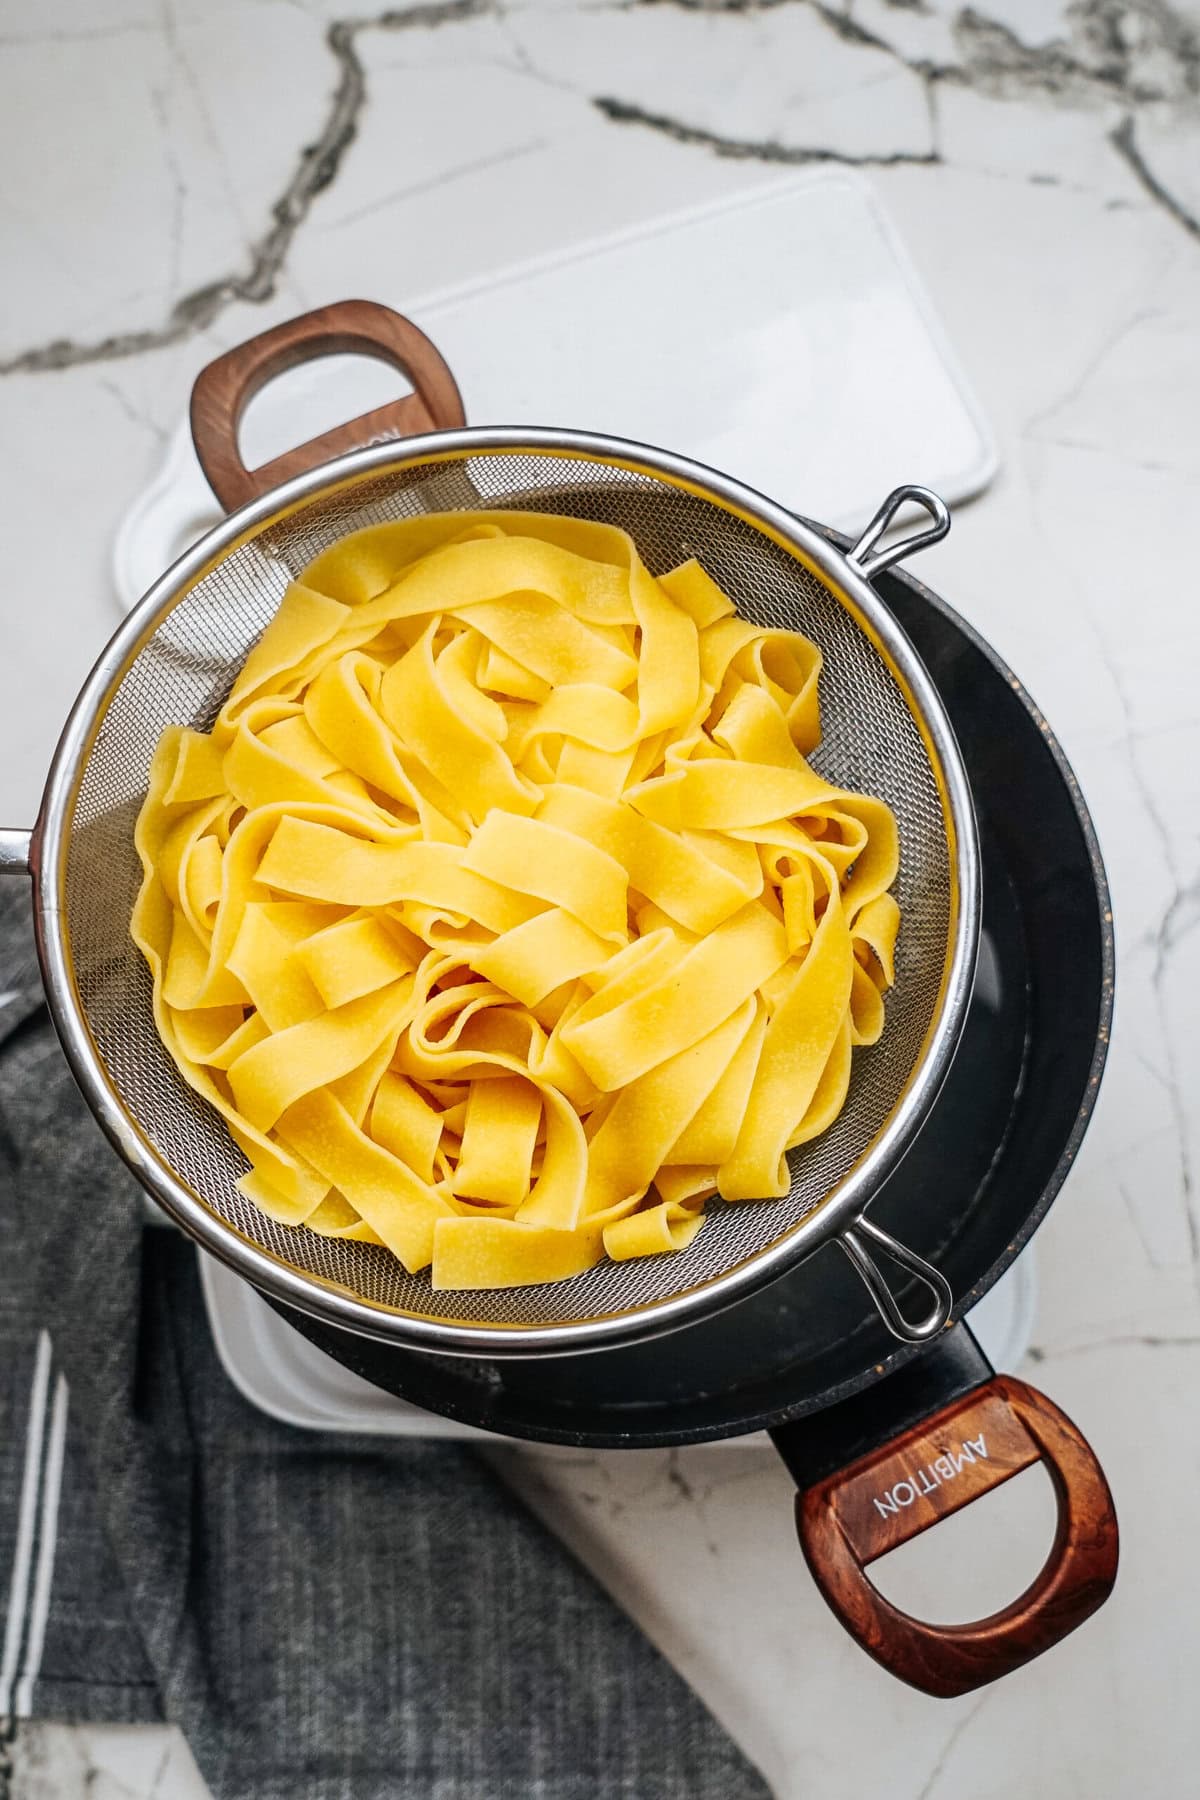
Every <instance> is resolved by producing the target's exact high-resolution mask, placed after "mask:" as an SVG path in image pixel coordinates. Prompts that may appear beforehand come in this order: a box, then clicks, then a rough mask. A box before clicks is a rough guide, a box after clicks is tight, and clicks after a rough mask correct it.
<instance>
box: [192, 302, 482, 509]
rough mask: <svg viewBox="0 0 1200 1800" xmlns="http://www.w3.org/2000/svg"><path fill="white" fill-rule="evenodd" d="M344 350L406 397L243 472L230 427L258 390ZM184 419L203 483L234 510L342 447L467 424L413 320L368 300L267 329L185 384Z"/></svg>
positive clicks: (453, 387) (446, 374)
mask: <svg viewBox="0 0 1200 1800" xmlns="http://www.w3.org/2000/svg"><path fill="white" fill-rule="evenodd" d="M346 352H351V353H356V354H358V355H360V356H374V357H377V358H378V359H379V360H380V361H381V362H386V363H390V364H391V365H392V366H393V368H397V369H399V370H400V371H401V373H402V374H404V375H406V376H407V377H408V379H409V380H410V381H411V382H412V384H413V392H412V393H411V394H405V395H403V396H402V398H401V399H399V400H391V401H389V402H388V404H387V405H386V406H377V407H375V408H374V409H373V411H371V412H367V413H363V414H362V415H361V417H359V418H357V419H351V420H349V421H348V422H347V423H346V424H345V425H336V426H334V428H333V429H332V430H331V431H326V432H323V433H322V434H321V436H320V437H315V438H310V439H309V441H308V442H307V443H305V444H297V445H296V447H295V449H293V450H285V451H284V453H283V455H282V456H277V457H275V458H274V459H273V460H272V461H271V462H268V463H263V465H262V466H261V468H258V469H248V468H247V467H246V465H245V463H244V462H243V461H242V453H241V450H240V449H239V448H238V428H239V426H240V425H241V422H242V415H243V413H244V412H245V410H246V407H247V406H248V405H249V403H250V401H251V400H252V399H253V398H254V396H255V394H257V393H258V391H259V389H260V388H263V387H265V386H266V384H267V382H268V381H271V380H273V379H274V377H275V376H276V375H282V374H284V373H285V372H286V371H287V370H288V369H294V368H295V367H296V366H297V365H298V364H300V363H305V362H311V361H312V360H313V358H314V357H318V356H334V355H338V354H344V353H346ZM191 422H192V441H193V442H194V444H195V446H196V455H197V456H198V458H199V459H200V467H201V468H202V469H203V470H204V473H205V475H206V476H207V477H208V484H209V486H210V487H211V488H212V491H213V493H214V494H215V495H216V496H217V499H218V500H219V501H220V502H221V505H222V506H223V507H224V508H225V510H226V512H234V511H235V510H236V509H237V508H238V507H239V506H244V505H245V504H246V502H247V501H248V500H256V499H257V498H258V497H259V495H260V494H265V493H268V492H269V491H270V489H271V488H273V487H278V486H279V484H280V482H282V481H287V480H289V479H290V478H291V477H292V476H293V475H302V474H304V473H305V471H306V470H308V469H315V468H318V467H319V466H320V464H321V463H324V462H329V461H330V459H331V458H332V457H335V456H342V455H344V454H345V452H346V451H348V450H361V449H362V448H363V447H364V445H366V444H373V443H380V442H384V441H386V440H387V439H388V438H403V437H416V436H418V435H419V434H420V433H422V432H425V431H443V430H448V429H450V428H452V427H454V426H456V425H463V424H465V423H466V415H465V413H464V411H463V403H462V397H461V395H460V394H459V391H458V387H457V384H456V383H455V380H454V377H453V375H452V374H451V373H450V370H449V368H448V366H447V364H446V362H445V360H444V359H443V357H442V356H441V354H440V352H439V351H438V350H436V349H435V348H434V346H433V344H431V343H430V341H429V339H428V338H427V337H426V336H425V333H424V332H423V331H419V330H418V329H417V327H416V326H415V325H414V324H413V323H412V321H411V319H405V318H402V317H401V315H400V314H399V313H396V312H393V311H392V310H391V308H390V307H388V306H380V305H378V304H377V303H376V302H375V301H373V300H340V301H338V302H337V303H336V305H333V306H321V307H318V308H317V309H316V311H315V312H310V313H304V314H303V315H302V317H300V318H298V319H289V320H287V321H286V323H284V324H282V325H274V326H272V327H271V329H270V330H269V331H264V332H261V333H260V334H259V336H258V337H253V338H251V339H250V340H249V342H248V343H245V344H239V345H238V346H237V347H236V349H233V350H227V351H226V352H225V354H224V355H223V356H218V358H217V359H216V361H215V362H211V363H209V364H208V366H207V368H204V369H201V371H200V373H199V375H198V376H197V377H196V381H195V385H194V386H193V388H192V403H191Z"/></svg>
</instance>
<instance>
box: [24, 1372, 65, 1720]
mask: <svg viewBox="0 0 1200 1800" xmlns="http://www.w3.org/2000/svg"><path fill="white" fill-rule="evenodd" d="M67 1399H68V1389H67V1378H66V1376H65V1375H60V1376H59V1378H58V1380H57V1381H56V1382H55V1384H54V1405H53V1407H52V1408H51V1411H50V1441H49V1443H48V1444H47V1446H46V1474H45V1477H44V1479H43V1481H42V1524H41V1530H40V1532H39V1534H38V1560H37V1574H36V1575H35V1577H34V1582H33V1600H32V1603H31V1605H30V1611H29V1637H28V1640H27V1642H26V1645H25V1667H24V1669H23V1670H22V1671H21V1679H20V1681H18V1683H17V1686H16V1690H15V1692H14V1694H13V1713H14V1714H15V1716H16V1717H17V1718H18V1719H27V1718H28V1717H29V1715H30V1713H31V1712H32V1711H33V1684H34V1682H35V1681H36V1680H37V1678H38V1675H39V1674H40V1673H41V1667H42V1650H43V1647H44V1645H45V1642H46V1620H47V1619H48V1618H49V1616H50V1592H51V1589H52V1588H53V1586H54V1553H55V1550H56V1549H57V1548H58V1503H59V1499H60V1496H61V1494H62V1472H63V1451H64V1450H65V1448H66V1442H67Z"/></svg>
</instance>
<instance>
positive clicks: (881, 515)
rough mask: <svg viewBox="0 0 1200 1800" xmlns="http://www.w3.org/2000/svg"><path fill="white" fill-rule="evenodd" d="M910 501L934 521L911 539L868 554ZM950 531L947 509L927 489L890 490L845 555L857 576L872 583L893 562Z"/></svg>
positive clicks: (929, 489)
mask: <svg viewBox="0 0 1200 1800" xmlns="http://www.w3.org/2000/svg"><path fill="white" fill-rule="evenodd" d="M909 501H911V502H912V503H913V504H914V505H916V506H920V507H923V508H924V510H925V511H926V512H927V513H928V514H929V516H930V518H931V519H932V520H933V523H932V524H931V525H927V526H926V527H925V529H924V530H923V531H917V532H914V533H913V534H912V536H910V537H903V538H898V539H897V541H896V542H895V543H894V544H888V545H887V547H886V548H885V549H883V550H878V551H875V554H874V555H873V556H872V554H871V552H872V550H874V549H875V545H876V544H877V543H878V542H879V540H880V538H881V537H882V536H883V534H884V532H885V531H886V530H887V529H888V527H889V525H890V524H891V523H892V520H893V519H894V518H895V516H896V514H897V513H898V512H899V511H900V508H901V507H902V506H904V505H905V504H906V503H908V502H909ZM949 529H950V509H949V507H948V506H947V505H946V502H945V501H944V500H943V499H942V498H941V497H940V495H938V494H935V493H934V492H933V490H932V489H931V488H926V487H911V486H910V487H898V488H893V489H892V491H891V493H890V494H889V495H888V497H887V499H886V500H885V501H884V503H883V505H882V506H881V507H880V508H879V511H878V512H877V513H876V514H875V517H874V518H873V519H872V520H871V523H870V524H869V525H868V526H867V529H866V530H865V531H864V532H863V534H862V536H861V537H860V538H859V540H858V542H857V543H856V544H855V546H854V548H853V549H852V550H848V551H847V552H846V560H847V561H848V562H850V563H852V564H853V566H854V567H855V568H856V569H857V570H858V572H859V574H860V575H862V576H863V577H864V579H865V580H867V581H874V579H875V577H876V575H882V574H883V571H884V570H885V569H890V568H891V567H892V564H893V563H898V562H902V561H903V559H904V558H905V557H906V556H911V555H912V554H913V552H914V551H915V550H924V549H926V548H927V547H928V545H930V544H937V543H940V542H941V540H942V538H944V537H945V535H946V533H947V532H948V531H949Z"/></svg>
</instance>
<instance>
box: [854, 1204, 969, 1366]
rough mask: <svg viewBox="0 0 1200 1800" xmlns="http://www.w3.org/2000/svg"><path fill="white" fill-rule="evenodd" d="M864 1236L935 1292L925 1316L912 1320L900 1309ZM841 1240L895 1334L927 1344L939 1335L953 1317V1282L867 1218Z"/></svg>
mask: <svg viewBox="0 0 1200 1800" xmlns="http://www.w3.org/2000/svg"><path fill="white" fill-rule="evenodd" d="M864 1238H868V1239H870V1241H871V1242H872V1243H873V1244H874V1245H875V1247H876V1248H877V1249H879V1250H881V1251H883V1253H884V1255H886V1256H888V1257H889V1258H890V1259H891V1261H892V1262H894V1263H897V1264H898V1265H899V1266H900V1268H902V1269H907V1271H908V1273H909V1274H910V1275H915V1276H916V1278H917V1280H918V1281H920V1282H922V1283H924V1285H925V1286H926V1287H927V1288H928V1289H929V1291H930V1293H931V1294H932V1295H933V1307H932V1310H931V1311H930V1312H928V1313H926V1315H925V1317H924V1318H923V1319H909V1318H906V1317H905V1315H904V1313H903V1312H901V1310H900V1305H899V1302H898V1301H897V1299H896V1296H895V1295H894V1294H893V1292H892V1290H891V1288H890V1287H889V1285H888V1280H887V1276H886V1275H885V1274H884V1273H883V1270H882V1269H881V1268H880V1267H879V1264H878V1263H877V1262H876V1261H875V1258H874V1257H873V1256H872V1255H871V1252H870V1250H869V1249H868V1248H867V1245H866V1244H865V1243H864V1242H863V1239H864ZM838 1242H839V1243H840V1244H841V1246H842V1249H843V1250H844V1251H845V1252H846V1255H847V1256H848V1257H849V1258H850V1261H851V1263H852V1264H853V1265H854V1270H855V1273H856V1274H857V1275H858V1276H859V1277H860V1278H861V1280H862V1283H863V1286H864V1287H865V1288H866V1290H867V1292H868V1293H869V1294H870V1296H871V1298H872V1300H873V1301H874V1302H875V1304H876V1306H877V1307H878V1308H879V1313H880V1316H881V1318H882V1319H883V1322H884V1324H885V1325H886V1326H887V1328H888V1330H889V1331H890V1332H892V1334H893V1335H894V1336H895V1337H898V1338H902V1339H903V1341H904V1342H905V1343H906V1344H924V1343H926V1342H927V1341H928V1340H929V1339H930V1338H932V1337H936V1336H937V1334H938V1332H939V1331H941V1330H942V1328H943V1327H944V1325H945V1323H946V1321H947V1319H948V1318H949V1317H950V1311H951V1308H952V1307H953V1305H954V1295H953V1293H952V1292H951V1288H950V1283H949V1282H948V1281H947V1280H946V1278H945V1276H944V1275H942V1274H941V1273H940V1272H939V1271H938V1270H937V1269H935V1268H934V1266H933V1264H932V1263H927V1262H926V1261H925V1259H924V1257H921V1256H918V1255H917V1253H916V1251H915V1250H910V1249H909V1248H908V1246H907V1244H902V1243H900V1242H899V1241H898V1239H896V1238H894V1237H892V1235H891V1234H890V1232H887V1231H884V1230H883V1228H882V1227H881V1226H879V1225H875V1224H873V1223H872V1222H871V1220H870V1219H868V1218H865V1217H864V1218H860V1219H859V1220H858V1221H857V1222H856V1223H855V1224H854V1225H851V1226H850V1227H848V1229H847V1230H845V1231H843V1232H842V1233H841V1234H840V1235H839V1238H838Z"/></svg>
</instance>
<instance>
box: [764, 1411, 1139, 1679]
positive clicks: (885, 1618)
mask: <svg viewBox="0 0 1200 1800" xmlns="http://www.w3.org/2000/svg"><path fill="white" fill-rule="evenodd" d="M1035 1462H1044V1463H1045V1465H1046V1467H1047V1469H1048V1471H1049V1473H1050V1476H1051V1479H1052V1480H1053V1482H1054V1487H1055V1491H1056V1493H1057V1496H1058V1529H1057V1531H1056V1533H1055V1538H1054V1544H1053V1546H1052V1548H1051V1551H1050V1555H1049V1558H1048V1560H1047V1562H1046V1565H1045V1567H1044V1568H1043V1569H1042V1571H1041V1574H1040V1575H1038V1577H1037V1578H1036V1580H1035V1581H1034V1582H1033V1584H1032V1586H1030V1587H1029V1588H1027V1589H1026V1591H1025V1593H1023V1594H1022V1595H1021V1597H1020V1599H1018V1600H1014V1601H1013V1603H1012V1604H1011V1606H1006V1607H1005V1608H1004V1610H1003V1611H1002V1612H998V1613H994V1614H993V1615H992V1617H991V1618H990V1619H980V1620H979V1621H978V1622H977V1623H975V1624H973V1625H928V1624H925V1623H923V1622H922V1621H921V1620H920V1619H914V1618H911V1617H910V1616H909V1615H908V1614H907V1613H903V1612H901V1611H900V1610H899V1608H898V1607H895V1606H893V1605H892V1604H891V1602H890V1601H888V1600H885V1599H884V1597H883V1595H882V1594H881V1593H880V1592H879V1590H878V1588H876V1587H875V1586H874V1585H873V1584H872V1583H871V1582H870V1581H869V1580H868V1578H867V1576H866V1574H865V1573H864V1571H865V1570H866V1568H867V1566H868V1565H869V1564H870V1563H872V1562H874V1561H875V1559H876V1558H877V1557H880V1556H883V1555H884V1554H885V1553H886V1552H887V1551H889V1550H893V1549H895V1548H896V1546H897V1545H898V1544H903V1543H906V1542H907V1540H908V1539H909V1538H913V1537H916V1536H917V1535H918V1533H919V1532H922V1531H925V1530H927V1529H928V1527H929V1526H931V1525H936V1524H937V1523H938V1520H939V1519H944V1518H947V1517H948V1516H949V1515H950V1514H951V1513H954V1512H957V1511H958V1510H959V1508H960V1507H962V1506H966V1505H968V1504H969V1503H970V1502H971V1501H972V1500H976V1499H978V1498H979V1496H980V1495H981V1494H983V1493H986V1492H987V1490H988V1489H989V1488H994V1487H999V1486H1000V1484H1001V1483H1002V1482H1004V1481H1007V1480H1008V1479H1009V1478H1010V1476H1013V1475H1016V1474H1018V1473H1019V1472H1020V1471H1021V1470H1022V1469H1026V1468H1029V1467H1030V1465H1031V1464H1033V1463H1035ZM796 1528H797V1530H798V1532H799V1534H800V1543H801V1546H802V1548H803V1550H804V1555H805V1557H806V1559H807V1561H808V1566H809V1568H810V1569H811V1570H812V1572H813V1575H814V1577H815V1579H816V1582H817V1585H818V1587H819V1588H820V1589H821V1592H822V1594H823V1595H824V1596H825V1599H826V1600H827V1601H828V1603H829V1605H830V1606H831V1607H832V1608H833V1611H834V1612H835V1613H836V1614H837V1616H838V1618H839V1619H840V1620H841V1622H842V1624H843V1625H844V1626H845V1627H846V1630H847V1631H848V1632H849V1633H850V1634H851V1636H852V1637H854V1638H856V1639H857V1640H858V1642H859V1643H860V1644H861V1645H862V1647H863V1648H864V1650H866V1651H868V1652H869V1654H870V1655H871V1656H873V1657H874V1658H875V1660H876V1662H879V1663H882V1664H883V1667H884V1668H885V1669H888V1670H889V1671H890V1672H891V1673H892V1674H893V1675H898V1676H899V1677H900V1679H901V1680H902V1681H907V1682H909V1683H910V1684H911V1685H912V1686H913V1687H916V1688H920V1689H921V1690H922V1692H923V1693H926V1694H937V1695H940V1696H944V1697H950V1696H953V1695H955V1694H967V1693H970V1692H971V1690H972V1689H973V1688H979V1687H983V1686H984V1685H985V1684H986V1683H987V1682H989V1681H995V1680H996V1678H997V1677H998V1676H1000V1675H1007V1674H1008V1673H1009V1671H1010V1670H1012V1669H1017V1668H1019V1667H1020V1666H1021V1664H1022V1663H1026V1662H1030V1661H1031V1660H1032V1659H1033V1658H1034V1657H1035V1656H1040V1655H1041V1653H1042V1651H1043V1650H1048V1649H1049V1648H1050V1646H1051V1645H1052V1644H1056V1643H1058V1642H1059V1640H1060V1639H1061V1638H1064V1637H1066V1636H1067V1634H1068V1633H1069V1632H1072V1631H1074V1629H1075V1627H1076V1626H1077V1625H1082V1623H1083V1621H1084V1620H1085V1619H1086V1618H1088V1617H1090V1615H1091V1614H1092V1613H1094V1612H1095V1611H1096V1609H1097V1608H1098V1607H1099V1606H1102V1605H1103V1603H1104V1601H1105V1600H1106V1599H1107V1598H1108V1595H1109V1594H1110V1592H1111V1591H1112V1586H1113V1583H1114V1581H1115V1580H1116V1575H1117V1518H1116V1513H1115V1511H1114V1508H1113V1500H1112V1494H1111V1493H1110V1492H1109V1487H1108V1482H1107V1481H1106V1480H1105V1478H1104V1472H1103V1470H1102V1469H1101V1467H1100V1465H1099V1463H1098V1462H1097V1461H1096V1457H1095V1455H1094V1453H1093V1451H1092V1449H1091V1447H1090V1446H1089V1445H1088V1443H1087V1442H1086V1440H1085V1439H1084V1438H1083V1436H1082V1435H1081V1434H1080V1432H1079V1431H1078V1430H1077V1428H1076V1427H1075V1426H1074V1425H1073V1424H1072V1423H1071V1421H1070V1419H1068V1418H1067V1417H1066V1415H1065V1413H1062V1412H1060V1411H1059V1409H1058V1407H1057V1406H1055V1405H1053V1404H1052V1403H1051V1401H1049V1400H1047V1399H1046V1397H1045V1396H1044V1395H1043V1394H1039V1393H1038V1392H1037V1390H1036V1389H1035V1388H1031V1387H1027V1386H1026V1384H1025V1383H1024V1382H1023V1381H1016V1380H1014V1379H1013V1378H1012V1377H1010V1376H1007V1375H998V1376H995V1377H993V1379H992V1380H991V1381H987V1382H984V1383H983V1384H982V1386H980V1387H977V1388H973V1389H972V1390H971V1392H969V1393H968V1394H965V1395H963V1396H962V1397H961V1398H960V1399H958V1400H955V1401H953V1402H952V1403H951V1404H950V1405H949V1406H946V1407H943V1408H942V1410H941V1411H940V1412H937V1413H934V1414H932V1415H931V1416H930V1417H929V1418H926V1419H922V1420H921V1422H920V1424H918V1425H915V1426H914V1427H913V1428H912V1429H911V1430H909V1431H906V1432H904V1433H903V1434H902V1435H901V1436H899V1437H897V1438H893V1439H892V1441H891V1442H890V1443H887V1444H884V1445H883V1446H882V1447H881V1448H880V1449H878V1450H875V1451H873V1452H872V1453H871V1454H870V1455H869V1456H864V1457H863V1458H862V1459H861V1460H860V1461H859V1462H856V1463H853V1464H851V1465H850V1466H849V1467H848V1468H844V1469H839V1470H838V1471H837V1473H836V1474H833V1475H830V1476H828V1477H826V1479H825V1480H823V1481H821V1482H819V1483H818V1484H817V1485H816V1486H814V1487H811V1488H808V1489H807V1490H805V1491H802V1492H801V1493H799V1494H798V1495H797V1496H796Z"/></svg>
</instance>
